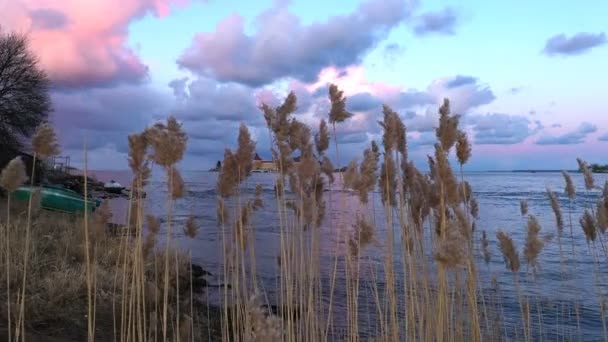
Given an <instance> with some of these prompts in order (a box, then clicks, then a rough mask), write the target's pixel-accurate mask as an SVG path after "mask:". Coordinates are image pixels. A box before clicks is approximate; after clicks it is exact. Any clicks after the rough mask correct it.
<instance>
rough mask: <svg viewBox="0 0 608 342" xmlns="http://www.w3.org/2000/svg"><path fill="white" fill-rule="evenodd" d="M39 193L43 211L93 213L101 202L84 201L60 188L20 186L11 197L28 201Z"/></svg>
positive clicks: (67, 190) (69, 191)
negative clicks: (34, 194)
mask: <svg viewBox="0 0 608 342" xmlns="http://www.w3.org/2000/svg"><path fill="white" fill-rule="evenodd" d="M38 191H39V192H40V206H41V207H42V208H43V209H47V210H52V211H59V212H64V213H70V214H77V213H83V212H85V210H86V211H88V212H94V211H95V210H96V209H97V208H98V207H99V206H100V205H101V200H94V199H86V198H85V197H84V196H82V195H80V194H78V193H77V192H75V191H73V190H70V189H66V188H60V187H54V186H48V185H47V186H42V187H37V186H34V187H31V186H22V187H19V188H18V189H17V190H16V191H15V192H13V194H12V197H13V199H15V200H17V201H28V200H29V198H30V196H32V194H33V193H35V192H38Z"/></svg>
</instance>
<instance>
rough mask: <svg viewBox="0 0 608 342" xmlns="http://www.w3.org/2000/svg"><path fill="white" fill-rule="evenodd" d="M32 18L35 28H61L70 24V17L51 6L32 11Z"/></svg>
mask: <svg viewBox="0 0 608 342" xmlns="http://www.w3.org/2000/svg"><path fill="white" fill-rule="evenodd" d="M30 18H31V19H32V28H33V29H34V30H43V31H44V30H49V31H50V30H59V29H62V28H64V27H65V26H67V24H68V19H67V18H66V16H65V14H64V13H63V12H60V11H57V10H54V9H50V8H40V9H35V10H33V11H30Z"/></svg>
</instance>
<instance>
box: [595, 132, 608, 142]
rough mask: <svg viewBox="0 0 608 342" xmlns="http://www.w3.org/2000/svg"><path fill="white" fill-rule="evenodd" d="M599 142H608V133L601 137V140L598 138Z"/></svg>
mask: <svg viewBox="0 0 608 342" xmlns="http://www.w3.org/2000/svg"><path fill="white" fill-rule="evenodd" d="M597 140H599V141H608V133H605V134H603V135H601V136H600V137H599V138H597Z"/></svg>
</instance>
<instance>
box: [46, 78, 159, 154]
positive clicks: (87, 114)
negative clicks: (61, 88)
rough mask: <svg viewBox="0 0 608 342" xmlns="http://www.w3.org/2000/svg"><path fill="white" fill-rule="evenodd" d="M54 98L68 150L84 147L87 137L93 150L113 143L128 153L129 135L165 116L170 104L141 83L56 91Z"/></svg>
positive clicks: (56, 117)
mask: <svg viewBox="0 0 608 342" xmlns="http://www.w3.org/2000/svg"><path fill="white" fill-rule="evenodd" d="M51 99H52V101H53V106H54V108H55V111H54V112H53V113H52V115H51V120H52V122H53V124H54V125H55V127H56V129H57V131H58V133H59V138H60V143H61V146H62V148H64V149H67V150H72V149H74V150H82V147H83V142H84V138H85V137H86V140H87V144H88V149H89V150H95V149H98V148H102V147H104V146H106V145H109V144H112V145H114V146H115V147H116V149H117V150H118V151H120V152H126V151H127V148H128V140H127V135H128V134H130V133H133V132H136V131H140V130H142V129H143V128H145V126H146V125H147V124H149V123H151V121H152V120H153V118H154V116H158V117H165V116H166V113H168V109H169V107H170V106H169V104H170V98H169V97H165V96H164V95H163V94H161V93H158V92H156V91H154V90H152V89H150V88H148V87H137V86H121V87H116V88H111V89H106V88H102V89H89V90H83V91H79V92H57V91H55V92H52V93H51ZM65 132H68V133H67V134H65Z"/></svg>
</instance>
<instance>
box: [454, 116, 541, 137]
mask: <svg viewBox="0 0 608 342" xmlns="http://www.w3.org/2000/svg"><path fill="white" fill-rule="evenodd" d="M464 123H465V124H467V125H470V126H472V129H473V132H474V143H475V144H477V145H513V144H518V143H521V142H523V141H524V140H526V138H528V137H530V136H532V135H534V134H536V133H538V132H539V131H540V130H542V129H543V125H542V124H541V123H540V122H539V121H535V122H532V121H530V120H529V119H528V118H526V117H525V116H519V115H508V114H502V113H492V114H486V115H472V116H469V117H466V118H465V120H464Z"/></svg>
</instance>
